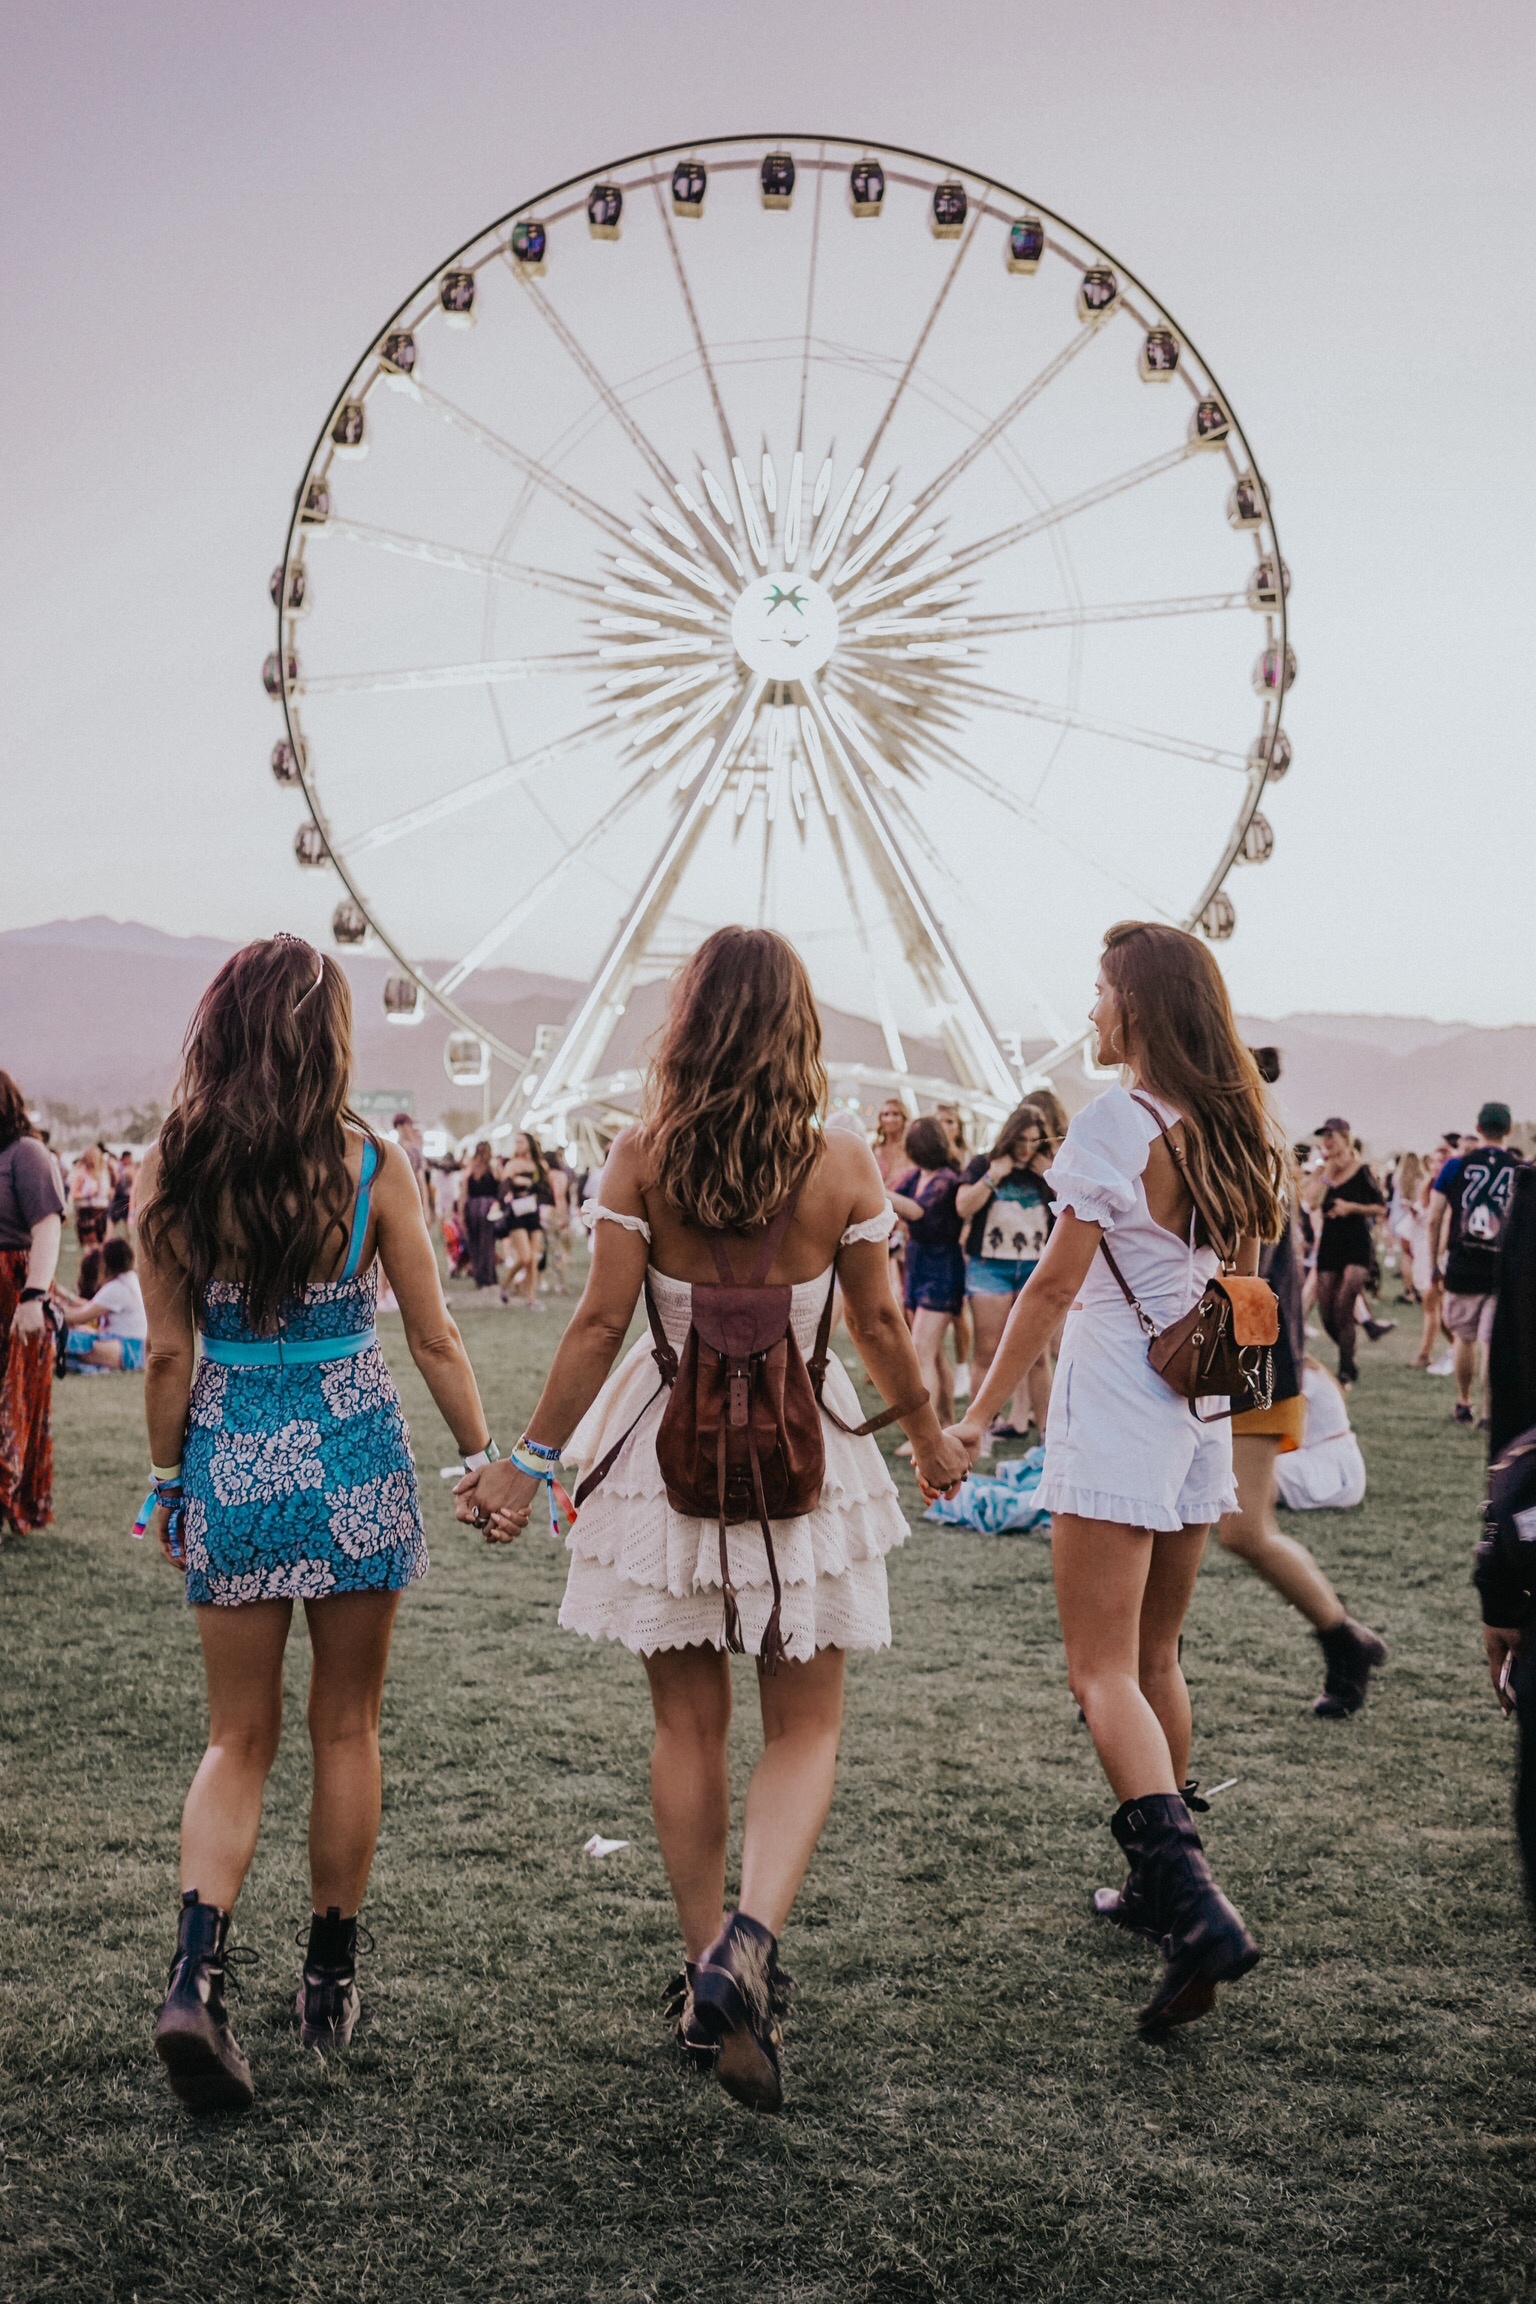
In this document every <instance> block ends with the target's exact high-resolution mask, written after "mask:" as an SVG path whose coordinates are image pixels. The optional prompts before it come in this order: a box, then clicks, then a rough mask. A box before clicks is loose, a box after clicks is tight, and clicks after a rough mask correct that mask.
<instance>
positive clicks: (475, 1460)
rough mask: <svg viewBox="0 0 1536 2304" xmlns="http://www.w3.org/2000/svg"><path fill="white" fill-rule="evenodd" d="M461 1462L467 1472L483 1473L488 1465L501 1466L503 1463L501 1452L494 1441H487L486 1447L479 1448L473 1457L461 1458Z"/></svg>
mask: <svg viewBox="0 0 1536 2304" xmlns="http://www.w3.org/2000/svg"><path fill="white" fill-rule="evenodd" d="M459 1462H460V1463H461V1464H462V1465H463V1467H464V1469H465V1471H466V1472H483V1471H484V1470H485V1467H486V1466H487V1464H499V1463H500V1462H501V1450H500V1449H499V1448H498V1447H497V1445H496V1443H495V1441H494V1440H487V1442H486V1444H485V1446H484V1447H483V1448H477V1449H476V1450H475V1452H474V1454H473V1456H461V1457H460V1458H459Z"/></svg>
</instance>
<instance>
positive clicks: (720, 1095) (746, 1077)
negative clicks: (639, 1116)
mask: <svg viewBox="0 0 1536 2304" xmlns="http://www.w3.org/2000/svg"><path fill="white" fill-rule="evenodd" d="M826 1094H827V1074H826V1067H825V1066H824V1064H823V1063H822V1060H821V1018H820V1016H819V1015H818V1013H817V1009H816V1001H815V998H814V996H813V994H812V992H811V980H810V978H809V976H807V974H806V972H805V963H804V962H803V961H802V960H801V958H800V955H799V953H798V952H796V951H795V949H794V947H793V945H791V944H787V943H786V942H785V941H784V938H783V937H782V936H777V935H775V934H774V932H773V930H772V929H771V928H717V929H716V930H715V933H714V934H713V936H710V937H707V938H706V939H705V941H704V942H703V943H702V944H701V945H700V946H699V948H698V950H697V952H695V953H694V955H693V957H692V959H691V960H688V961H685V962H684V964H683V966H682V968H681V969H680V970H679V971H678V974H677V976H676V977H675V978H674V980H673V984H672V997H671V1000H670V1002H669V1003H668V1007H667V1018H666V1022H665V1024H664V1025H663V1026H662V1029H661V1033H660V1037H659V1039H658V1041H657V1044H656V1047H655V1051H654V1053H653V1055H652V1057H651V1064H650V1072H649V1075H648V1077H647V1080H646V1089H645V1112H644V1134H643V1139H642V1141H643V1146H644V1152H645V1158H646V1165H647V1168H648V1171H649V1181H650V1182H652V1183H653V1184H654V1185H655V1187H656V1189H657V1190H658V1191H659V1192H660V1193H661V1195H662V1198H663V1199H664V1200H665V1201H666V1202H667V1205H668V1206H669V1207H670V1208H675V1209H676V1210H677V1213H678V1214H679V1215H680V1216H684V1217H686V1218H687V1219H688V1221H689V1222H690V1223H693V1224H699V1225H702V1226H703V1227H704V1229H705V1230H706V1231H716V1232H745V1231H749V1230H750V1229H751V1228H752V1226H753V1225H756V1224H765V1223H766V1222H767V1221H768V1220H769V1218H770V1217H773V1216H776V1215H777V1214H778V1212H779V1210H780V1209H781V1208H782V1207H783V1206H784V1204H785V1202H786V1201H787V1200H788V1199H789V1198H790V1197H791V1195H792V1194H793V1193H794V1192H795V1191H797V1190H798V1189H799V1187H800V1185H801V1184H802V1183H803V1182H804V1180H805V1178H806V1177H807V1176H808V1175H809V1173H810V1171H811V1169H812V1167H813V1166H814V1165H815V1162H816V1160H817V1158H818V1157H819V1155H820V1152H821V1134H820V1127H819V1120H820V1114H821V1108H822V1105H823V1103H824V1102H825V1101H826Z"/></svg>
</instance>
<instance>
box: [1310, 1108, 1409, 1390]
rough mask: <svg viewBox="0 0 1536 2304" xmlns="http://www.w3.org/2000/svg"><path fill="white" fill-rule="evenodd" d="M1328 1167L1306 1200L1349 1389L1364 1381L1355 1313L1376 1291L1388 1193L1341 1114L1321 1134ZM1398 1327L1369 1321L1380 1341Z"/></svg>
mask: <svg viewBox="0 0 1536 2304" xmlns="http://www.w3.org/2000/svg"><path fill="white" fill-rule="evenodd" d="M1317 1140H1318V1143H1319V1144H1320V1145H1321V1147H1322V1154H1323V1157H1322V1163H1321V1165H1320V1166H1319V1167H1318V1168H1316V1169H1315V1170H1314V1171H1313V1173H1312V1175H1311V1176H1310V1177H1309V1178H1308V1180H1307V1183H1306V1186H1305V1188H1304V1192H1303V1197H1304V1199H1305V1202H1306V1205H1307V1206H1308V1207H1309V1208H1310V1209H1312V1210H1313V1211H1314V1213H1315V1216H1316V1217H1317V1218H1318V1219H1319V1220H1320V1221H1319V1226H1318V1243H1317V1266H1316V1270H1317V1309H1318V1312H1319V1314H1320V1316H1321V1318H1322V1323H1323V1326H1324V1327H1325V1328H1326V1329H1327V1331H1328V1333H1329V1335H1330V1336H1331V1337H1332V1338H1333V1341H1334V1343H1335V1344H1336V1345H1337V1346H1338V1348H1339V1382H1340V1383H1341V1384H1342V1385H1344V1386H1345V1388H1346V1389H1347V1388H1348V1387H1349V1386H1350V1385H1351V1384H1353V1383H1354V1382H1355V1381H1356V1379H1357V1378H1358V1376H1359V1373H1360V1369H1359V1363H1358V1361H1357V1359H1356V1356H1355V1308H1356V1303H1357V1300H1358V1298H1359V1296H1360V1294H1361V1291H1362V1290H1363V1289H1365V1288H1368V1287H1369V1286H1370V1280H1371V1267H1372V1265H1373V1263H1374V1262H1375V1256H1376V1250H1375V1246H1374V1243H1373V1241H1372V1238H1371V1226H1372V1224H1373V1223H1374V1222H1375V1220H1376V1218H1377V1217H1378V1216H1380V1215H1381V1213H1382V1211H1383V1210H1384V1209H1385V1207H1386V1204H1387V1200H1386V1194H1385V1193H1384V1192H1383V1191H1382V1189H1381V1186H1380V1185H1379V1184H1378V1183H1377V1181H1376V1179H1375V1177H1374V1176H1373V1175H1372V1174H1371V1171H1370V1169H1369V1168H1367V1167H1366V1165H1365V1163H1364V1161H1362V1160H1361V1159H1360V1157H1359V1155H1358V1153H1357V1152H1356V1150H1355V1144H1354V1138H1353V1135H1352V1134H1351V1131H1350V1126H1349V1122H1348V1121H1347V1120H1341V1119H1339V1118H1338V1116H1337V1115H1336V1114H1335V1115H1334V1116H1333V1117H1332V1118H1331V1119H1328V1120H1325V1121H1324V1122H1323V1124H1322V1126H1321V1128H1319V1129H1318V1130H1317ZM1392 1325H1393V1323H1392V1322H1391V1321H1390V1320H1367V1321H1366V1323H1365V1332H1366V1334H1367V1336H1369V1337H1370V1338H1371V1340H1372V1341H1373V1342H1374V1341H1375V1339H1376V1338H1377V1337H1378V1336H1384V1335H1385V1334H1386V1333H1387V1331H1388V1329H1389V1328H1390V1327H1391V1326H1392Z"/></svg>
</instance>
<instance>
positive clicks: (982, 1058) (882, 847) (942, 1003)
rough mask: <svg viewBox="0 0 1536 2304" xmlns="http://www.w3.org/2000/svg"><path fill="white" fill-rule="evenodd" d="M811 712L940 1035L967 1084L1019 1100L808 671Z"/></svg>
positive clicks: (987, 1025) (980, 1011) (1012, 1077)
mask: <svg viewBox="0 0 1536 2304" xmlns="http://www.w3.org/2000/svg"><path fill="white" fill-rule="evenodd" d="M799 685H800V687H801V689H802V691H803V693H804V696H805V700H806V702H807V704H808V705H809V706H810V708H811V711H812V712H813V713H814V714H815V716H816V721H817V725H818V726H819V727H820V729H821V732H822V735H823V737H824V738H825V740H826V743H827V747H828V749H829V751H830V752H831V754H832V756H833V758H834V759H835V760H836V762H837V764H838V766H839V768H840V769H841V771H842V776H843V782H844V785H845V786H846V788H847V791H848V793H849V796H850V798H851V799H852V800H853V802H854V808H855V814H854V819H853V821H854V824H855V827H856V828H857V830H858V833H859V837H860V843H861V845H862V846H863V848H864V850H865V853H866V855H867V856H868V858H869V861H870V865H871V867H872V869H873V871H874V873H875V876H876V878H877V880H878V881H879V883H880V885H881V887H882V888H883V889H884V891H885V893H886V895H887V897H888V898H889V899H890V900H891V902H892V904H893V905H894V906H895V908H896V910H897V913H898V916H900V917H902V918H904V919H905V921H906V923H907V933H908V958H909V960H910V962H911V964H912V967H913V969H914V971H915V972H916V974H917V975H918V977H919V980H920V981H922V982H923V983H924V985H925V988H926V989H927V990H928V992H929V996H930V998H932V999H933V1001H934V1003H935V1005H936V1006H937V1007H939V1008H940V1009H941V1010H942V1011H943V1014H944V1039H945V1043H946V1045H947V1046H948V1048H949V1052H950V1055H951V1057H952V1059H953V1060H954V1062H955V1064H956V1067H957V1068H958V1069H959V1070H960V1071H961V1072H962V1073H963V1075H964V1079H963V1082H962V1084H963V1085H964V1086H966V1087H973V1088H979V1089H985V1090H986V1091H987V1093H988V1094H989V1095H993V1096H999V1097H1001V1098H1002V1099H1003V1100H1004V1102H1005V1103H1009V1104H1011V1103H1013V1102H1015V1101H1016V1100H1017V1096H1018V1089H1019V1083H1018V1078H1017V1075H1016V1074H1015V1073H1014V1071H1013V1069H1012V1067H1011V1066H1010V1064H1009V1062H1008V1059H1007V1057H1006V1056H1005V1055H1004V1053H1003V1050H1002V1047H1001V1045H1000V1043H999V1041H998V1038H997V1034H996V1033H995V1032H994V1031H993V1029H992V1024H991V1021H990V1019H989V1018H988V1016H987V1012H986V1010H985V1009H984V1008H983V1007H982V1005H981V1002H980V1000H979V999H978V998H977V996H976V993H975V991H974V989H973V988H972V986H971V983H970V980H969V979H968V977H967V976H966V973H965V970H964V969H963V968H962V967H961V965H960V962H959V959H958V958H957V957H956V954H955V952H954V949H953V947H952V946H951V944H950V942H949V939H948V937H947V936H946V935H945V933H944V931H943V929H942V928H941V927H940V926H939V923H938V921H937V919H936V918H935V917H934V914H933V912H932V910H931V909H930V907H929V904H928V900H927V898H926V897H925V896H924V894H923V892H922V889H921V888H920V886H919V885H918V883H917V881H916V879H915V878H914V877H913V874H912V872H911V869H910V867H909V866H908V864H907V861H906V858H905V857H904V856H903V854H902V852H901V848H900V846H899V844H898V842H897V840H896V838H895V835H894V834H893V832H892V831H891V828H890V826H889V824H888V823H887V822H886V819H885V812H884V810H883V809H882V808H881V806H880V804H879V802H878V801H877V800H876V798H875V796H874V794H873V793H872V792H871V791H870V789H869V786H868V784H867V783H866V782H865V780H864V778H863V777H862V776H861V775H860V774H859V772H858V770H857V769H856V768H855V766H854V764H853V762H852V761H851V760H850V759H849V757H848V751H847V747H846V746H845V744H844V743H843V740H842V736H841V734H840V732H839V730H838V728H837V726H836V724H835V722H834V721H833V719H832V716H831V714H830V713H829V712H828V710H827V708H826V704H825V703H824V701H823V699H822V696H821V692H820V690H819V689H818V688H817V686H816V684H815V682H814V680H813V679H811V678H810V677H809V676H805V677H802V679H801V681H800V683H799Z"/></svg>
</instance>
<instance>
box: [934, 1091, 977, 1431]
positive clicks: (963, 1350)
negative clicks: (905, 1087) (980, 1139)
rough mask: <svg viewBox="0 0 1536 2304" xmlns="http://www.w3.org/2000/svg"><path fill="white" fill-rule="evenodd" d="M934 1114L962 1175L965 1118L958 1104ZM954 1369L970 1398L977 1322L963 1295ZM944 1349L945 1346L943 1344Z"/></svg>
mask: <svg viewBox="0 0 1536 2304" xmlns="http://www.w3.org/2000/svg"><path fill="white" fill-rule="evenodd" d="M933 1117H934V1118H935V1120H937V1122H938V1123H939V1126H940V1127H941V1128H942V1129H943V1131H944V1133H945V1135H946V1136H947V1137H948V1139H949V1164H950V1166H951V1167H952V1168H953V1169H954V1171H955V1174H956V1175H957V1176H959V1175H963V1173H964V1171H965V1169H966V1167H967V1166H968V1164H969V1162H970V1157H971V1147H970V1144H969V1142H968V1140H967V1138H966V1133H965V1120H964V1118H963V1116H962V1114H961V1111H960V1107H959V1105H958V1104H935V1106H934V1108H933ZM954 1338H955V1372H954V1375H953V1376H952V1377H951V1378H950V1384H951V1386H952V1388H953V1391H954V1396H955V1398H956V1399H957V1400H965V1399H968V1398H969V1397H970V1390H971V1362H972V1361H973V1360H974V1358H975V1356H976V1323H975V1321H974V1320H973V1319H972V1318H971V1306H970V1299H969V1297H967V1296H964V1295H962V1297H961V1299H960V1315H959V1318H958V1319H957V1320H956V1321H955V1324H954ZM941 1349H942V1347H941Z"/></svg>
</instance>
